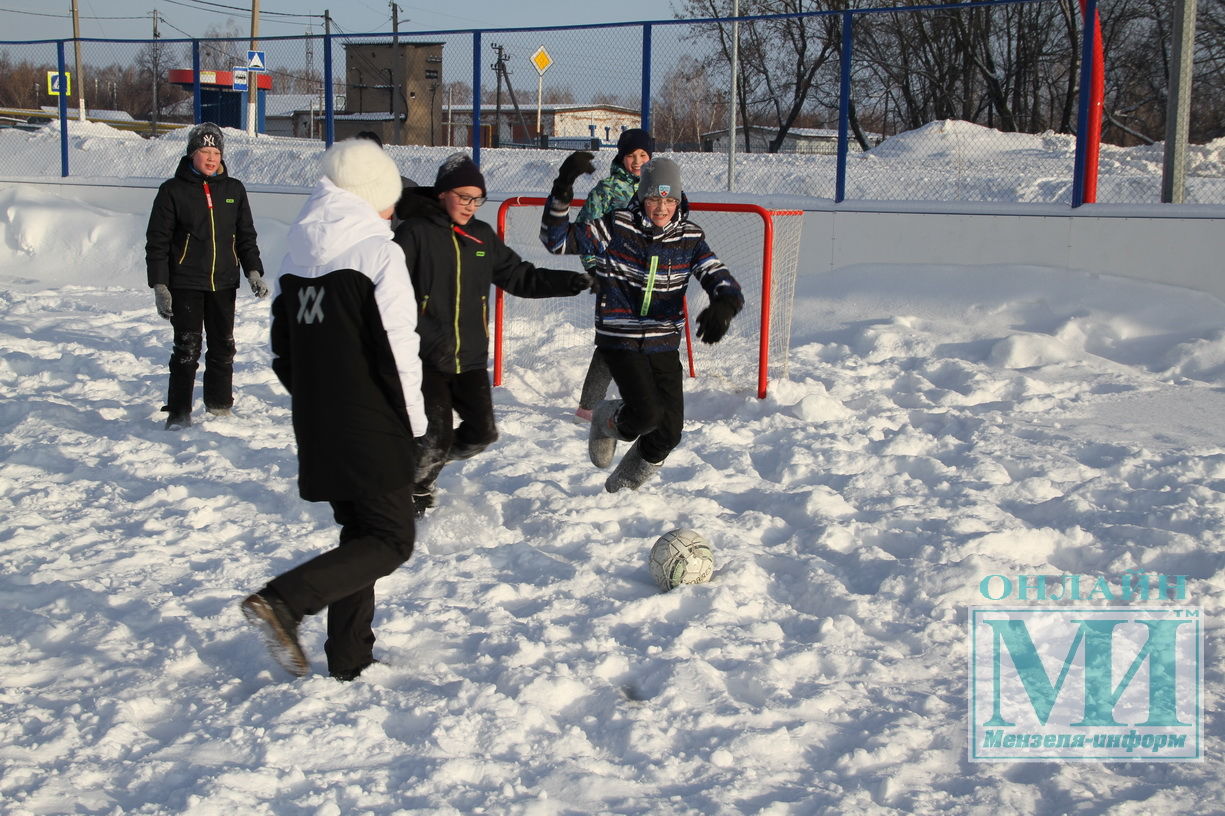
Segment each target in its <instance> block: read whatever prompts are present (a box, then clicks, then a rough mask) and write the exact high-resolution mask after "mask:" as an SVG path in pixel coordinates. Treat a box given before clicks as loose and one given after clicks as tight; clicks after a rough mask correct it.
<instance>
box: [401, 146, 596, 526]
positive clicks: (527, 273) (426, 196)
mask: <svg viewBox="0 0 1225 816" xmlns="http://www.w3.org/2000/svg"><path fill="white" fill-rule="evenodd" d="M484 203H485V177H484V176H482V175H481V171H480V170H479V169H478V168H477V166H476V164H474V163H473V161H472V159H471V158H470V157H469V156H468V155H467V154H465V153H453V154H452V155H451V156H449V157H448V158H447V159H446V161H445V162H443V164H442V166H441V167H439V168H438V174H437V177H436V178H435V179H434V186H433V187H417V188H413V189H409V190H406V191H405V195H404V197H403V198H401V199H400V202H399V203H398V204H397V205H396V214H397V215H398V216H399V217H400V218H402V219H403V223H401V224H400V226H399V227H397V228H396V243H397V244H399V245H400V247H401V248H402V249H403V250H404V256H405V258H406V259H407V261H408V273H409V275H410V276H411V277H412V280H413V290H414V291H415V292H416V296H417V331H418V333H419V334H420V335H421V362H422V369H423V373H422V377H423V380H422V388H421V390H422V393H423V394H424V397H425V412H426V416H427V417H428V420H429V424H428V426H427V430H426V433H425V439H424V441H423V444H422V446H421V449H420V460H419V462H418V464H417V485H416V489H415V495H414V500H415V502H416V506H417V515H418V517H420V516H422V515H424V514H425V511H426V510H427V509H428V508H430V507H433V506H434V502H435V498H434V492H435V482H436V480H437V478H438V474H439V473H440V472H441V471H442V468H443V466H444V465H445V464H446V463H447V462H450V461H453V460H456V459H467V458H469V457H471V456H475V455H476V454H478V453H480V452H481V451H483V450H484V449H485V448H487V447H488V446H489V445H491V444H493V442H494V440H496V439H497V438H498V430H497V425H496V424H495V422H494V416H493V397H492V395H491V394H490V385H489V372H488V367H489V326H488V323H489V288H490V286H491V285H492V284H497V285H498V286H500V287H501V288H502V289H505V290H506V291H507V292H509V293H510V294H512V295H518V296H519V297H531V298H543V297H560V296H572V295H577V294H580V293H582V292H585V291H587V290H588V289H589V288H590V287H591V276H590V275H588V274H586V273H583V272H571V271H569V270H564V269H538V268H537V267H535V266H533V265H532V264H530V263H528V262H527V261H524V260H523V259H522V258H520V257H519V256H518V255H517V254H515V252H514V250H512V249H511V248H510V247H508V246H506V244H504V243H502V240H501V239H500V238H498V235H497V233H496V232H494V230H493V228H492V227H491V226H489V225H488V224H486V223H485V222H484V221H481V220H479V219H477V218H475V217H474V216H475V215H476V210H477V208H478V207H480V206H481V205H482V204H484ZM453 415H458V416H459V419H460V424H459V427H458V428H456V427H455V426H454V416H453Z"/></svg>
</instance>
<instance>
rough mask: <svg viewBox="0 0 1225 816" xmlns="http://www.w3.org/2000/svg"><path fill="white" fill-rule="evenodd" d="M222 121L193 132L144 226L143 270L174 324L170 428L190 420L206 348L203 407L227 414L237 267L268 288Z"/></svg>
mask: <svg viewBox="0 0 1225 816" xmlns="http://www.w3.org/2000/svg"><path fill="white" fill-rule="evenodd" d="M224 142H225V140H224V137H223V136H222V133H221V129H220V128H218V127H217V126H216V125H214V124H213V123H212V122H203V123H201V124H199V125H196V126H195V127H194V128H192V129H191V132H190V133H189V134H188V136H187V155H186V156H184V157H183V158H182V159H180V160H179V167H178V170H176V171H175V174H174V178H171V179H169V180H167V181H165V182H163V183H162V186H161V187H159V188H158V191H157V196H156V197H155V198H154V199H153V209H152V210H151V212H150V213H149V228H148V230H147V231H146V233H145V270H146V272H147V274H148V279H149V286H151V287H152V288H153V297H154V302H155V304H156V306H157V313H158V315H160V316H161V317H164V318H165V319H167V320H169V321H170V323H171V325H172V326H173V327H174V349H173V351H172V352H171V354H170V385H169V386H168V388H167V395H166V406H165V408H163V410H164V411H168V412H169V414H170V416H169V417H168V418H167V419H166V430H171V429H175V428H185V427H187V426H189V425H191V403H192V396H191V395H192V391H193V390H194V389H195V385H196V369H197V368H199V366H200V350H201V348H202V347H203V341H204V339H205V338H206V337H207V339H208V352H207V353H206V354H205V355H204V363H205V369H204V407H205V409H206V410H207V411H208V412H209V413H210V414H220V415H226V414H229V413H230V408H231V407H232V406H233V404H234V392H233V380H234V304H235V298H236V295H237V291H238V268H239V264H240V263H241V265H242V268H243V269H244V270H245V271H246V273H247V282H248V283H249V284H250V286H251V291H252V292H254V293H255V296H256V297H258V298H262V297H266V296H267V295H268V286H267V285H266V284H265V283H264V278H263V269H264V267H263V264H262V263H261V262H260V258H259V247H258V246H257V245H256V235H255V223H254V221H253V220H252V218H251V207H250V205H248V204H247V190H246V188H245V187H243V184H242V182H241V181H239V180H238V179H236V178H234V177H233V176H230V175H227V173H226V168H225V163H224V162H223V161H222V152H223V150H224V148H225V143H224Z"/></svg>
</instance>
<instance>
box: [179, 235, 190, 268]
mask: <svg viewBox="0 0 1225 816" xmlns="http://www.w3.org/2000/svg"><path fill="white" fill-rule="evenodd" d="M189 246H191V233H190V232H189V233H187V240H186V241H184V242H183V254H182V255H180V256H179V263H180V264H181V263H183V261H185V260H187V247H189Z"/></svg>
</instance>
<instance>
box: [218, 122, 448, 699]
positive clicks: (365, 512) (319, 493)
mask: <svg viewBox="0 0 1225 816" xmlns="http://www.w3.org/2000/svg"><path fill="white" fill-rule="evenodd" d="M399 197H400V174H399V172H398V171H397V169H396V166H395V163H394V162H393V161H392V160H391V159H390V158H389V157H388V156H387V154H386V153H384V152H383V151H382V150H380V149H379V147H378V146H377V145H375V144H374V143H373V142H369V141H366V140H365V139H351V140H347V141H343V142H339V143H337V144H336V145H334V146H333V147H332V148H331V149H329V150H328V151H327V152H326V153H325V154H324V156H323V178H322V179H320V181H319V184H318V185H317V186H316V187H315V190H314V192H313V193H312V194H311V196H310V198H309V199H308V200H307V202H306V204H305V205H304V206H303V207H302V211H301V213H299V215H298V220H297V222H296V223H295V224H294V226H293V227H292V228H291V229H290V232H289V236H288V244H289V253H288V254H287V255H286V257H285V259H284V261H283V262H282V263H281V269H280V274H279V275H278V277H277V279H276V281H275V283H274V287H273V301H272V355H273V360H272V368H273V370H274V371H275V372H276V375H277V378H278V379H280V381H281V383H282V384H283V385H284V386H285V388H286V390H288V391H289V393H290V396H291V398H292V403H293V427H294V436H295V438H296V440H297V445H298V491H299V494H300V495H301V496H302V498H304V499H306V500H307V501H327V502H329V503H330V504H331V506H332V510H333V512H334V514H335V518H336V521H337V523H338V524H340V527H341V529H340V542H339V545H338V546H337V547H336V548H335V549H333V550H330V551H328V552H326V553H323V554H322V555H319V556H316V557H315V558H312V559H310V560H309V561H307V562H305V563H304V564H301V565H299V566H297V567H294V568H293V569H291V570H289V571H288V572H286V573H285V574H283V575H281V576H279V577H277V578H274V579H272V580H271V581H269V582H268V584H267V586H265V587H264V588H263V589H261V590H260V591H259V592H257V593H256V594H254V595H251V596H250V597H248V598H247V599H246V600H244V601H243V602H242V611H243V614H244V615H246V617H247V618H248V620H250V621H251V623H253V624H254V625H256V626H257V627H258V628H259V629H260V630H261V631H262V633H263V635H264V637H265V639H266V641H267V644H268V647H269V649H270V651H271V652H272V655H273V657H274V658H275V659H276V661H277V662H278V663H279V664H280V665H281V666H282V667H284V668H285V669H286V670H287V671H289V672H290V673H291V674H294V675H296V676H302V675H304V674H306V673H307V671H308V668H309V664H308V661H307V658H306V656H305V654H303V652H302V647H301V645H300V644H299V642H298V636H297V629H298V623H299V622H300V621H301V620H302V618H303V617H304V616H306V615H313V614H316V613H318V612H320V611H322V610H323V609H325V608H326V609H327V610H328V638H327V642H326V644H325V647H324V648H325V651H326V652H327V659H328V671H329V673H330V674H331V675H332V677H335V678H337V679H338V680H352V679H354V678H355V677H357V676H358V675H359V674H361V673H362V671H363V670H364V669H365V668H366V667H367V666H369V665H370V664H371V663H373V662H375V660H374V655H373V647H374V632H373V630H372V628H371V622H372V620H373V617H374V582H375V581H376V580H377V579H379V578H381V577H383V576H385V575H388V574H390V573H391V572H392V571H393V570H395V569H396V568H397V567H399V566H400V565H401V564H403V563H404V562H405V561H407V560H408V558H409V556H410V555H411V554H412V550H413V541H414V526H413V518H414V516H413V471H414V465H415V463H414V451H415V445H414V443H413V438H414V436H417V435H421V434H423V433H424V432H425V427H426V420H425V407H424V403H423V401H422V397H421V360H420V358H419V356H418V337H417V332H416V327H417V307H416V297H415V296H414V294H413V287H412V283H411V281H410V279H409V276H408V272H407V270H406V268H405V263H404V253H403V251H402V250H401V249H400V247H399V246H397V245H396V244H395V242H394V241H392V234H391V227H390V224H389V223H388V220H387V219H388V218H389V217H390V216H391V213H392V209H393V207H394V205H395V202H396V200H397V199H398V198H399Z"/></svg>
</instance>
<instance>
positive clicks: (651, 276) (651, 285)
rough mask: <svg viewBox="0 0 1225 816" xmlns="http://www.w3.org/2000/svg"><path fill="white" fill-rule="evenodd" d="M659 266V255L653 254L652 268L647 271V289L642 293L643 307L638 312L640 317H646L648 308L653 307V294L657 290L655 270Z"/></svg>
mask: <svg viewBox="0 0 1225 816" xmlns="http://www.w3.org/2000/svg"><path fill="white" fill-rule="evenodd" d="M658 268H659V256H658V255H652V256H651V268H650V270H649V271H648V272H647V290H646V292H644V293H643V295H642V309H641V310H640V311H639V312H638V314H639V316H640V317H646V314H647V310H648V309H650V308H651V295H652V294H654V292H655V270H657V269H658Z"/></svg>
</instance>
